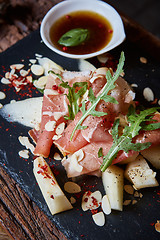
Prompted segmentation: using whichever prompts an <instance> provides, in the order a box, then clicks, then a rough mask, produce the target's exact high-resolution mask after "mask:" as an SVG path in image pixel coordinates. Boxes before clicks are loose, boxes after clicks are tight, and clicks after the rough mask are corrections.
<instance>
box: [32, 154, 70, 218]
mask: <svg viewBox="0 0 160 240" xmlns="http://www.w3.org/2000/svg"><path fill="white" fill-rule="evenodd" d="M33 165H34V168H33V172H34V175H35V178H36V180H37V183H38V186H39V187H40V189H41V192H42V194H43V197H44V199H45V201H46V203H47V205H48V208H49V210H50V212H51V214H52V215H54V214H56V213H59V212H63V211H66V210H70V209H72V208H73V207H72V205H71V203H70V202H69V200H68V199H67V197H66V196H65V195H64V193H63V191H62V190H61V188H60V187H59V185H58V183H57V181H56V179H55V177H54V175H53V173H52V171H51V169H50V167H49V166H48V164H47V163H46V161H45V160H44V158H43V157H37V158H36V159H35V160H34V162H33Z"/></svg>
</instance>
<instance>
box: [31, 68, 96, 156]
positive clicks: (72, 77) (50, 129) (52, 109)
mask: <svg viewBox="0 0 160 240" xmlns="http://www.w3.org/2000/svg"><path fill="white" fill-rule="evenodd" d="M58 74H59V75H61V77H62V79H63V81H67V82H69V84H70V85H71V86H72V84H73V83H74V82H80V81H89V79H90V78H91V72H90V71H85V72H58ZM60 83H61V80H60V78H59V77H58V75H56V74H52V73H51V74H50V75H49V77H48V81H47V84H46V87H45V90H44V97H43V104H42V120H41V125H40V130H39V134H38V139H37V144H36V148H35V151H34V154H35V155H38V156H43V157H48V156H49V153H50V149H51V146H52V144H53V140H52V138H53V136H54V135H55V131H56V128H57V126H58V125H59V124H61V123H63V122H64V123H65V122H66V121H65V119H64V116H65V115H67V114H68V106H67V104H68V99H67V97H66V95H65V93H67V90H66V89H64V88H62V87H60V86H59V84H60Z"/></svg>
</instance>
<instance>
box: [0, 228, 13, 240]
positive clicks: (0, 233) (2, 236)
mask: <svg viewBox="0 0 160 240" xmlns="http://www.w3.org/2000/svg"><path fill="white" fill-rule="evenodd" d="M0 240H11V238H10V237H9V236H8V233H7V232H6V231H5V230H4V229H3V228H2V227H1V225H0Z"/></svg>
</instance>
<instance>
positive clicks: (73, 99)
mask: <svg viewBox="0 0 160 240" xmlns="http://www.w3.org/2000/svg"><path fill="white" fill-rule="evenodd" d="M60 86H61V87H63V88H68V94H65V95H66V96H67V98H68V100H69V105H68V111H69V117H68V116H65V119H66V120H73V119H74V118H75V115H76V114H77V113H78V112H79V109H80V107H79V105H78V103H77V101H78V99H79V98H81V97H82V96H83V95H84V94H85V92H86V91H87V88H88V83H87V82H75V83H74V84H73V87H70V86H69V84H68V82H64V81H62V83H61V84H60ZM76 88H80V89H79V90H76Z"/></svg>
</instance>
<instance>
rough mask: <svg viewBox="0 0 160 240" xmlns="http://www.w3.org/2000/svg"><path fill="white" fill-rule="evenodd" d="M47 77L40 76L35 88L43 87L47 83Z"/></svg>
mask: <svg viewBox="0 0 160 240" xmlns="http://www.w3.org/2000/svg"><path fill="white" fill-rule="evenodd" d="M47 80H48V76H42V77H40V78H39V79H38V80H37V86H40V87H44V86H45V85H46V83H47Z"/></svg>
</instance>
